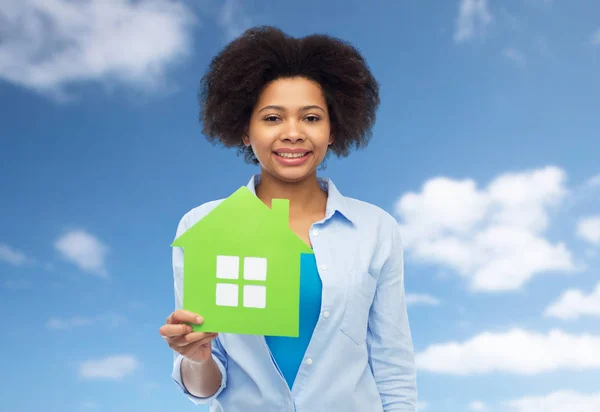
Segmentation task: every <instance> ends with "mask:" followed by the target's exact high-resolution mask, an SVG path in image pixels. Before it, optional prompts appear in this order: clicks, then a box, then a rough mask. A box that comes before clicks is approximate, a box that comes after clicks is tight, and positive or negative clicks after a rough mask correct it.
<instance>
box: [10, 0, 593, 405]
mask: <svg viewBox="0 0 600 412" xmlns="http://www.w3.org/2000/svg"><path fill="white" fill-rule="evenodd" d="M262 24H271V25H276V26H278V27H280V28H282V29H283V30H284V31H286V32H288V33H289V34H292V35H294V36H304V35H307V34H311V33H316V32H318V33H327V34H330V35H333V36H336V37H341V38H343V39H345V40H348V41H350V42H351V43H352V44H354V45H355V46H356V47H358V48H359V49H360V50H361V51H362V53H363V54H364V56H365V57H366V59H367V61H368V62H369V64H370V66H371V68H372V70H373V73H374V75H375V76H376V78H377V79H378V81H379V82H380V84H381V98H382V103H381V108H380V110H379V112H378V118H377V125H376V127H375V130H374V136H373V140H372V141H371V144H370V145H369V147H368V148H367V149H366V150H363V151H360V152H356V153H353V154H352V155H351V156H350V157H349V158H347V159H341V160H338V159H336V158H333V157H332V158H331V159H330V161H329V164H328V168H327V169H326V170H325V171H324V172H322V175H326V176H329V177H331V178H332V179H333V181H334V182H335V183H336V186H337V187H338V188H339V189H340V190H341V192H342V193H343V194H344V195H346V196H351V197H356V198H359V199H362V200H365V201H368V202H371V203H374V204H376V205H378V206H380V207H382V208H383V209H385V210H387V211H389V212H390V213H392V214H394V216H396V217H397V219H398V221H399V223H400V224H401V225H402V234H403V238H404V243H405V254H406V267H405V271H406V291H407V294H408V302H409V316H410V322H411V328H412V333H413V339H414V344H415V351H416V353H417V362H418V367H419V369H418V386H419V406H420V409H419V410H421V411H426V412H462V411H466V412H470V411H497V412H504V411H515V412H538V411H546V412H558V411H561V412H562V411H565V410H569V411H573V412H592V411H595V412H597V411H598V410H600V349H599V348H600V322H598V320H599V318H600V281H599V279H600V202H599V199H600V162H599V161H598V159H599V157H600V136H599V130H600V116H599V115H598V113H599V112H600V97H599V96H600V81H599V78H598V73H600V3H598V2H597V1H592V0H575V1H569V2H566V1H551V0H507V1H494V0H488V1H486V0H460V1H459V0H448V1H443V2H441V1H433V0H422V1H417V0H403V1H386V2H373V3H369V2H366V1H356V0H348V1H328V2H321V1H314V0H308V1H303V2H282V1H271V0H268V1H241V0H239V1H236V0H226V1H224V2H221V1H216V0H215V1H209V0H205V1H195V2H191V1H190V2H179V1H170V0H138V1H128V0H111V1H105V0H85V1H83V0H81V1H75V0H72V1H67V0H43V1H42V0H0V109H1V110H0V125H1V126H0V199H1V201H0V205H1V211H2V213H0V311H1V313H3V319H4V326H3V327H2V339H1V340H0V364H1V365H2V382H3V383H2V402H3V406H2V409H3V410H6V411H11V412H12V411H19V412H21V411H28V412H29V411H46V412H54V411H61V412H72V411H73V412H75V411H107V412H121V411H133V410H143V411H147V412H162V411H181V412H183V411H204V410H207V409H204V408H203V407H200V408H198V407H195V406H194V405H193V404H192V403H191V402H190V401H189V400H188V399H187V398H186V397H185V396H184V395H183V394H182V393H181V392H180V391H179V389H178V387H177V386H176V384H175V383H173V382H172V380H171V366H172V360H173V357H172V352H171V350H170V349H169V348H168V346H167V345H166V343H165V342H164V341H163V339H162V338H161V337H160V336H159V334H158V329H159V327H160V326H161V325H162V324H163V323H164V321H165V318H166V317H167V316H168V315H169V313H170V312H171V311H172V310H173V306H174V298H173V280H172V269H171V260H170V259H171V255H170V253H171V250H170V243H171V241H172V240H173V237H174V235H175V230H176V227H177V224H178V222H179V219H180V218H181V216H183V214H185V213H186V212H187V211H188V210H190V209H191V208H193V207H195V206H197V205H200V204H201V203H203V202H206V201H209V200H213V199H217V198H222V197H225V196H227V195H229V194H230V193H231V192H233V191H234V190H235V189H237V188H238V187H240V186H242V185H245V184H246V183H247V182H248V180H249V178H250V176H251V175H252V173H255V172H256V171H257V170H258V169H257V168H256V167H255V166H250V165H247V164H245V163H244V162H243V159H242V158H240V157H237V156H236V154H235V152H234V151H231V150H225V149H222V148H219V147H214V146H212V145H211V144H209V143H207V142H206V141H205V139H204V137H203V136H202V134H201V125H200V124H199V122H198V120H197V118H198V104H197V100H196V97H197V92H198V85H199V80H200V78H201V76H202V74H203V73H204V70H205V69H206V67H207V65H208V63H209V62H210V59H211V58H212V57H213V56H214V55H215V54H216V53H218V52H219V51H220V50H221V49H222V47H223V46H224V45H225V44H226V43H227V42H228V41H230V40H231V39H233V38H234V37H235V36H236V35H239V34H240V33H241V32H242V31H243V30H244V29H246V28H248V27H250V26H253V25H262ZM594 73H596V74H594Z"/></svg>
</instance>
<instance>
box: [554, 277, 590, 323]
mask: <svg viewBox="0 0 600 412" xmlns="http://www.w3.org/2000/svg"><path fill="white" fill-rule="evenodd" d="M544 314H545V316H548V317H554V318H559V319H562V320H576V319H579V318H580V317H582V316H594V317H600V282H598V283H597V284H596V288H595V289H594V290H593V291H592V292H591V293H590V294H587V295H586V294H585V292H583V291H581V290H577V289H569V290H567V291H565V292H564V293H563V294H562V295H561V296H560V297H559V298H558V300H556V302H553V303H552V304H550V306H548V308H547V309H546V310H545V312H544Z"/></svg>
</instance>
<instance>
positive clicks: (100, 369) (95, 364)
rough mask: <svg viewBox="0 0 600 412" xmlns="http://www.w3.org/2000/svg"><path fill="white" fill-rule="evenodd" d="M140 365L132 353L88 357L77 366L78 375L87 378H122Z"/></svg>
mask: <svg viewBox="0 0 600 412" xmlns="http://www.w3.org/2000/svg"><path fill="white" fill-rule="evenodd" d="M139 366H140V364H139V361H138V360H137V359H136V358H135V357H134V356H132V355H115V356H107V357H105V358H103V359H90V360H87V361H85V362H83V363H81V365H80V366H79V375H80V376H81V377H83V378H88V379H98V378H99V379H117V380H118V379H123V378H124V377H126V376H129V375H131V374H133V372H135V370H136V369H138V368H139Z"/></svg>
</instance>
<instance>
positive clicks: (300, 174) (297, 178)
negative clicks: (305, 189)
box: [266, 167, 315, 183]
mask: <svg viewBox="0 0 600 412" xmlns="http://www.w3.org/2000/svg"><path fill="white" fill-rule="evenodd" d="M266 172H267V173H269V174H270V175H272V176H273V177H275V178H277V179H279V180H281V181H283V182H288V183H295V182H301V181H302V180H304V179H307V178H309V177H311V176H313V175H314V173H315V170H313V169H312V168H305V167H298V168H284V169H282V168H269V169H268V170H266Z"/></svg>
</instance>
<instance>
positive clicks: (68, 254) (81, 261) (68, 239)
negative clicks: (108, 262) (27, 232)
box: [54, 230, 108, 277]
mask: <svg viewBox="0 0 600 412" xmlns="http://www.w3.org/2000/svg"><path fill="white" fill-rule="evenodd" d="M54 247H55V248H56V249H57V250H58V251H59V252H60V253H61V254H62V255H63V257H64V258H65V259H66V260H68V261H69V262H71V263H74V264H75V265H77V266H78V267H79V268H80V269H82V270H84V271H86V272H90V273H93V274H95V275H98V276H102V277H105V276H107V275H108V272H107V270H106V267H105V262H104V260H105V258H106V254H107V252H108V247H107V246H106V245H104V244H103V243H102V242H100V241H99V240H98V239H96V238H95V237H94V236H92V235H91V234H89V233H87V232H86V231H84V230H74V231H71V232H67V233H65V234H64V235H63V236H61V237H60V238H59V239H58V240H56V242H55V243H54Z"/></svg>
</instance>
